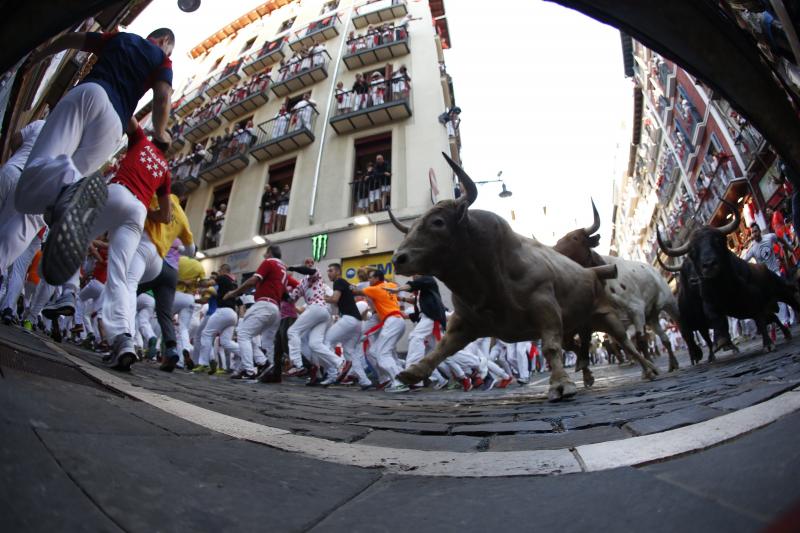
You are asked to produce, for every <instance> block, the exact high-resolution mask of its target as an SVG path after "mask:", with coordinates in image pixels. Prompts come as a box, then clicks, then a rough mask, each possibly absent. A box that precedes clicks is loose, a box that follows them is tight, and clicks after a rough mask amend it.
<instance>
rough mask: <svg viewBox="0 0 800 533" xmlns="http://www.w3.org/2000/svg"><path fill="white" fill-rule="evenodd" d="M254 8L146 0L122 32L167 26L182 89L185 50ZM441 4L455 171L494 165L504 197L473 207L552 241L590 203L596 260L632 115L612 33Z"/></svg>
mask: <svg viewBox="0 0 800 533" xmlns="http://www.w3.org/2000/svg"><path fill="white" fill-rule="evenodd" d="M262 1H263V0H203V2H202V4H201V6H200V9H198V10H197V11H196V12H194V13H183V12H181V11H180V10H179V9H178V7H177V2H176V1H175V0H154V1H153V3H152V4H151V5H150V7H148V8H147V9H146V10H145V11H144V12H143V13H142V15H141V16H140V17H138V18H137V19H136V21H134V23H133V24H131V26H130V28H129V31H133V32H136V33H139V34H142V35H146V34H147V33H149V32H150V31H152V30H153V29H155V28H158V27H161V26H169V27H171V28H172V29H173V30H174V31H175V33H176V36H177V43H176V46H175V51H174V52H173V57H172V59H173V65H174V70H175V84H174V86H175V87H176V88H180V87H181V86H182V82H183V80H184V79H185V78H186V76H187V74H188V72H189V63H190V60H189V58H188V52H189V50H190V49H191V48H192V47H193V46H195V45H197V44H198V43H200V42H201V41H202V40H203V39H205V38H206V37H208V36H209V35H211V34H212V33H213V32H215V31H217V30H218V29H219V28H220V27H221V26H222V25H224V24H226V23H228V22H231V21H232V20H234V19H235V18H236V17H238V16H240V15H242V14H244V13H245V12H246V11H248V10H250V9H252V8H254V7H256V6H257V5H259V4H261V3H262ZM409 1H419V0H409ZM445 9H446V13H447V19H448V24H449V28H450V37H451V41H452V44H453V46H452V49H450V50H448V51H446V52H445V60H446V63H447V70H448V72H449V73H450V75H451V76H453V84H454V88H455V95H456V103H457V105H458V106H459V107H461V109H462V114H461V119H462V122H461V136H462V158H463V162H464V168H465V169H466V171H467V172H468V173H469V174H470V176H472V178H473V179H475V180H487V179H494V178H496V176H497V173H498V171H500V170H502V171H503V175H502V178H503V179H504V180H505V182H506V185H507V187H508V189H509V190H511V191H512V192H513V196H512V197H511V198H509V199H500V198H498V196H497V194H498V193H499V192H500V184H487V185H481V186H479V187H480V189H479V197H478V202H477V204H476V207H478V208H481V209H489V210H491V211H495V212H497V213H498V214H500V215H502V216H504V217H505V218H507V219H508V220H509V222H511V223H512V226H513V227H514V229H515V230H517V231H518V232H519V233H522V234H525V235H531V234H533V235H535V236H536V238H538V239H539V240H541V241H543V242H545V243H547V244H554V243H555V240H556V239H557V238H558V237H559V236H561V235H563V234H564V233H566V232H567V231H569V230H571V229H574V228H575V227H578V226H586V225H589V224H590V223H591V204H590V197H591V198H594V200H595V202H596V203H597V206H598V209H599V211H600V216H601V219H602V225H601V230H600V232H601V235H602V237H603V240H602V241H601V244H600V247H599V249H598V251H600V252H601V253H606V252H607V250H608V246H609V236H610V234H611V207H612V206H611V202H612V183H613V178H614V176H615V169H619V168H624V166H625V165H626V164H627V153H628V148H627V147H628V143H629V142H630V140H629V139H630V133H629V132H630V120H631V113H632V83H631V81H630V80H627V79H626V78H625V77H624V76H623V68H622V51H621V45H620V38H619V32H618V31H617V30H616V29H615V28H612V27H609V26H605V25H603V24H600V23H599V22H596V21H594V20H592V19H590V18H588V17H586V16H584V15H582V14H580V13H578V12H576V11H572V10H569V9H566V8H564V7H561V6H559V5H557V4H553V3H550V2H544V1H541V0H526V1H522V0H493V1H492V2H491V3H477V2H468V1H465V0H446V2H445ZM437 88H438V85H437ZM147 98H148V99H149V96H148V97H147ZM143 103H144V102H143ZM620 148H621V149H620ZM545 207H546V209H547V215H546V216H545V215H544V208H545ZM512 210H513V212H514V214H515V218H516V220H513V221H512V220H511V212H512Z"/></svg>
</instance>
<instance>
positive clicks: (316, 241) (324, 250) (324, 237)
mask: <svg viewBox="0 0 800 533" xmlns="http://www.w3.org/2000/svg"><path fill="white" fill-rule="evenodd" d="M326 255H328V234H327V233H322V234H320V235H314V236H313V237H311V257H312V258H313V259H314V261H319V260H320V259H322V258H323V257H325V256H326Z"/></svg>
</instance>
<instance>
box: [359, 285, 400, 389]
mask: <svg viewBox="0 0 800 533" xmlns="http://www.w3.org/2000/svg"><path fill="white" fill-rule="evenodd" d="M396 288H397V285H396V284H395V283H392V282H387V281H386V280H385V278H384V274H383V272H381V271H380V270H372V271H370V273H369V287H364V288H363V289H353V294H354V295H360V296H366V297H367V298H369V299H370V300H372V305H373V307H374V308H375V311H376V314H377V315H378V320H379V322H378V323H377V324H375V325H374V326H372V327H370V328H369V329H367V330H366V331H364V334H363V336H364V337H367V338H368V337H369V336H370V335H373V334H376V333H377V336H378V338H377V339H376V340H375V342H374V343H373V344H372V346H369V345H367V346H368V350H369V355H370V357H371V359H372V360H373V361H375V363H376V364H377V366H378V368H377V370H378V371H379V372H380V373H382V374H383V375H385V376H387V377H389V378H390V383H389V385H388V386H387V387H386V388H385V390H386V392H405V391H407V390H409V389H408V386H407V385H404V384H403V383H402V382H401V381H400V380H398V379H397V378H396V376H397V374H399V373H400V370H401V369H400V364H399V363H398V361H397V359H396V358H395V355H394V349H395V346H397V342H398V341H399V340H400V338H401V337H402V336H403V333H405V331H406V323H405V319H404V318H403V315H402V313H401V312H400V305H399V304H398V303H397V295H396V294H393V293H392V292H389V291H388V290H387V289H396Z"/></svg>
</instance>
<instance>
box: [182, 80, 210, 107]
mask: <svg viewBox="0 0 800 533" xmlns="http://www.w3.org/2000/svg"><path fill="white" fill-rule="evenodd" d="M206 87H208V80H206V81H204V82H203V83H201V84H200V85H198V86H197V87H195V88H194V89H191V90H190V91H189V92H188V93H185V94H184V95H183V96H181V98H180V102H181V104H180V105H179V106H178V107H177V109H181V108H182V107H183V106H185V105H186V104H187V103H188V102H191V101H192V100H194V99H195V98H196V97H197V96H199V95H201V94H203V92H204V91H205V90H206ZM177 109H176V110H177Z"/></svg>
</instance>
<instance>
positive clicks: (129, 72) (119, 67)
mask: <svg viewBox="0 0 800 533" xmlns="http://www.w3.org/2000/svg"><path fill="white" fill-rule="evenodd" d="M84 50H86V51H87V52H92V53H93V54H96V55H97V57H98V59H97V63H95V65H94V66H93V67H92V70H91V72H89V74H88V75H87V76H86V77H85V78H84V79H83V81H81V83H89V82H91V83H97V84H98V85H100V86H101V87H103V89H105V91H106V93H107V94H108V99H109V100H110V101H111V105H113V106H114V110H115V111H116V112H117V115H119V119H120V121H121V122H122V131H125V130H126V129H127V126H128V121H129V120H130V118H131V115H133V112H134V111H136V104H137V103H139V100H140V99H141V98H142V96H144V94H145V93H146V92H147V91H149V90H150V89H152V87H153V85H154V84H155V82H157V81H165V82H167V83H168V84H169V85H170V86H172V61H170V59H169V57H167V56H166V54H164V51H163V50H161V48H159V47H158V46H157V45H156V44H155V43H153V42H151V41H148V40H147V39H144V38H142V37H139V36H138V35H135V34H133V33H95V32H90V33H87V34H86V45H85V47H84Z"/></svg>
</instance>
